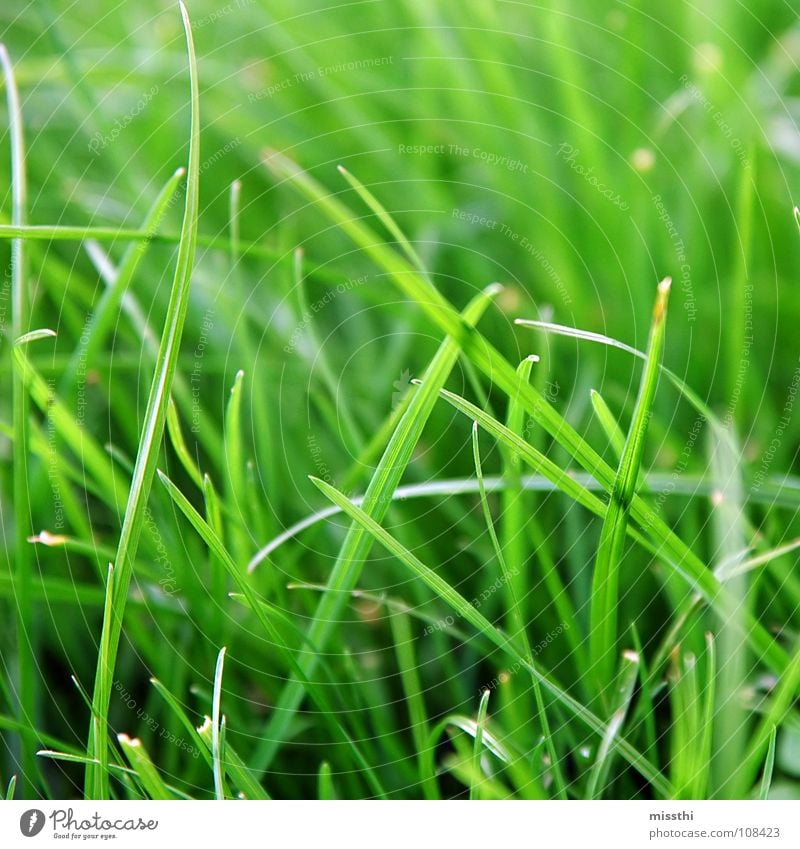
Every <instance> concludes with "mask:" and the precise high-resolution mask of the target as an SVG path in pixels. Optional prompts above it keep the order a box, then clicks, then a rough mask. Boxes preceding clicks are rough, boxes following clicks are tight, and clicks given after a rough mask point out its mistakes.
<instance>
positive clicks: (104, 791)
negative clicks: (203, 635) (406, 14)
mask: <svg viewBox="0 0 800 849" xmlns="http://www.w3.org/2000/svg"><path fill="white" fill-rule="evenodd" d="M180 10H181V16H182V19H183V26H184V31H185V33H186V44H187V50H188V57H189V79H190V87H191V131H190V142H189V165H188V169H187V180H186V200H185V207H184V215H183V225H182V228H181V233H182V236H183V238H182V239H181V242H180V244H179V247H178V258H177V262H176V267H175V276H174V279H173V284H172V291H171V294H170V300H169V306H168V308H167V319H166V326H165V328H164V332H163V334H162V337H161V345H160V347H159V352H158V361H157V365H156V373H155V375H154V376H153V383H152V386H151V389H150V396H149V398H148V401H147V410H146V413H145V419H144V426H143V430H142V437H141V440H140V443H139V450H138V453H137V457H136V465H135V467H134V473H133V480H132V482H131V490H130V494H129V496H128V503H127V506H126V510H125V517H124V519H123V523H122V531H121V534H120V539H119V544H118V547H117V556H116V560H115V570H114V581H115V586H114V591H113V609H112V610H111V611H110V612H109V613H110V615H108V616H104V618H103V635H102V637H101V641H100V654H99V657H98V662H97V672H96V677H95V688H94V695H93V704H94V708H95V712H96V714H97V718H96V719H95V718H93V720H92V724H91V730H90V733H89V745H88V752H89V756H90V758H93V759H96V760H97V761H98V763H97V764H92V765H90V766H89V767H88V768H87V771H86V796H87V797H88V798H91V799H107V798H108V793H109V787H108V772H107V769H106V768H105V767H106V762H107V748H108V744H107V738H108V726H107V723H108V710H109V702H110V699H111V685H112V681H113V678H114V668H115V666H116V656H117V650H118V647H119V639H120V634H121V630H122V619H123V615H124V612H125V602H126V600H127V595H128V587H129V586H130V581H131V574H132V570H133V561H134V558H135V556H136V548H137V546H138V543H139V537H140V535H141V530H142V526H143V524H144V515H145V508H146V506H147V497H148V495H149V492H150V487H151V484H152V480H153V475H154V474H155V469H156V463H157V461H158V450H159V446H160V443H161V438H162V436H163V433H164V423H165V419H166V414H167V403H168V400H169V392H170V386H171V384H172V380H173V377H174V374H175V371H176V369H177V361H178V352H179V349H180V342H181V336H182V333H183V325H184V321H185V319H186V310H187V307H188V302H189V284H190V280H191V274H192V266H193V264H194V255H195V248H196V237H197V216H198V201H199V198H198V189H199V182H200V111H199V109H200V105H199V91H198V80H197V60H196V57H195V53H194V43H193V41H192V28H191V23H190V21H189V14H188V12H187V11H186V7H185V6H184V5H183V3H182V2H180Z"/></svg>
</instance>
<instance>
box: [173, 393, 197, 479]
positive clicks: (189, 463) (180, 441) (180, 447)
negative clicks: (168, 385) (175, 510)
mask: <svg viewBox="0 0 800 849" xmlns="http://www.w3.org/2000/svg"><path fill="white" fill-rule="evenodd" d="M167 431H168V433H169V439H170V442H171V443H172V447H173V448H174V449H175V453H176V454H177V456H178V459H179V460H180V462H181V465H182V466H183V468H184V469H185V470H186V473H187V474H188V475H189V477H190V478H191V479H192V481H193V482H194V483H195V484H196V485H197V488H198V489H201V490H202V488H203V476H202V475H201V474H200V469H198V468H197V463H195V461H194V458H193V457H192V455H191V454H190V453H189V447H188V446H187V445H186V440H185V439H184V437H183V428H182V427H181V420H180V416H179V415H178V408H177V407H176V406H175V402H174V401H173V400H172V398H170V399H169V401H168V403H167Z"/></svg>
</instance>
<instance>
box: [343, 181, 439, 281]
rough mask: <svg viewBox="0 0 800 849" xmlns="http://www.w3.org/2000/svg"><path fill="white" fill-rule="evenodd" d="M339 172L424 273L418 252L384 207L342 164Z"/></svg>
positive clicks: (418, 269) (414, 264)
mask: <svg viewBox="0 0 800 849" xmlns="http://www.w3.org/2000/svg"><path fill="white" fill-rule="evenodd" d="M337 168H338V171H339V173H340V174H341V175H342V176H343V177H344V178H345V180H347V182H348V183H350V186H351V187H352V188H353V189H355V190H356V192H357V194H358V196H359V197H360V198H361V200H363V201H364V203H366V205H367V206H368V207H369V208H370V209H371V210H372V211H373V212H374V213H375V215H376V217H377V218H378V219H380V222H381V224H383V226H384V227H385V228H386V229H387V230H388V231H389V233H390V234H391V236H392V238H393V239H394V240H395V241H396V242H397V244H398V245H400V247H401V249H402V251H403V253H404V254H405V255H406V256H407V257H408V259H409V260H410V262H411V263H412V265H413V266H414V267H415V268H416V269H417V271H419V272H420V273H421V274H425V273H426V270H425V265H424V263H423V262H422V260H421V259H420V258H419V254H417V252H416V251H415V250H414V247H413V245H412V244H411V242H409V241H408V238H407V237H406V235H405V233H403V231H402V230H401V229H400V228H399V227H398V226H397V222H396V221H395V220H394V218H393V217H392V216H391V215H390V214H389V213H388V212H387V210H386V207H385V206H384V205H383V204H382V203H381V202H380V201H379V200H378V198H376V197H375V195H374V194H372V192H371V191H370V190H369V189H368V188H367V187H366V186H365V185H364V184H363V183H361V182H359V181H358V180H357V179H356V178H355V177H354V176H353V175H352V174H351V173H350V172H349V171H348V170H347V169H346V168H345V167H344V166H343V165H338V166H337Z"/></svg>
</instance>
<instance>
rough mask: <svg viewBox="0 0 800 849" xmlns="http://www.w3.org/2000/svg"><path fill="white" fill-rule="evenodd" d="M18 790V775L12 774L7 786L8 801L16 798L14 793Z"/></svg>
mask: <svg viewBox="0 0 800 849" xmlns="http://www.w3.org/2000/svg"><path fill="white" fill-rule="evenodd" d="M16 791H17V776H16V775H12V776H11V780H10V781H9V782H8V787H7V788H6V802H10V801H12V800H13V798H14V794H15V793H16Z"/></svg>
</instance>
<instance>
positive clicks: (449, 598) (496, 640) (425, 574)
mask: <svg viewBox="0 0 800 849" xmlns="http://www.w3.org/2000/svg"><path fill="white" fill-rule="evenodd" d="M310 480H311V481H312V483H313V484H314V485H315V486H316V487H317V488H318V489H319V490H320V491H321V492H323V493H324V494H325V495H326V496H327V497H328V498H329V499H330V500H331V501H332V502H333V503H334V504H338V505H339V506H340V507H341V508H342V510H343V511H344V512H345V513H347V515H348V516H350V517H351V518H352V519H353V520H354V521H356V522H358V523H359V524H360V525H361V526H362V527H363V528H364V529H365V531H367V532H368V533H369V534H370V535H371V536H373V537H374V538H375V539H376V540H377V541H378V542H379V543H380V544H381V545H382V546H383V547H384V548H385V549H386V550H387V551H388V552H389V553H390V554H393V555H394V556H395V557H397V559H398V560H399V561H400V562H401V563H403V565H405V566H406V567H407V568H408V569H409V570H410V571H411V572H412V573H413V574H414V575H415V576H416V577H417V578H420V579H421V580H422V581H424V583H425V584H427V585H428V586H429V587H430V588H431V589H432V590H433V591H434V593H436V595H438V596H439V598H441V599H442V600H443V601H445V602H446V603H447V604H448V605H449V606H450V607H451V608H452V609H453V610H455V611H456V612H457V613H458V614H459V616H463V618H464V619H465V620H466V621H467V622H469V623H470V624H471V625H472V626H473V627H474V628H475V629H476V630H478V631H479V632H481V633H482V634H483V635H484V636H485V637H487V638H488V639H489V640H490V641H491V642H492V643H493V644H494V645H495V646H497V647H498V648H499V649H500V650H501V651H503V652H505V653H506V654H507V655H508V656H509V657H510V658H512V659H513V660H514V661H515V662H516V663H518V664H519V665H520V667H521V668H525V669H527V670H528V671H529V672H530V673H531V674H532V675H535V676H536V678H537V680H538V681H539V683H540V684H541V685H542V687H543V688H544V689H546V690H547V691H548V692H549V693H550V694H551V695H552V696H553V697H554V698H555V699H556V700H557V701H559V702H560V703H561V704H562V705H564V707H565V708H566V709H567V710H568V711H569V712H570V713H571V714H573V715H574V716H575V717H576V718H577V719H579V720H580V721H581V722H582V723H584V724H585V725H586V726H587V727H588V728H590V729H591V730H592V731H594V732H595V733H596V734H598V735H599V736H600V737H602V736H603V734H605V732H606V728H607V726H606V724H605V723H604V722H603V721H602V720H601V719H599V718H598V717H597V716H596V715H595V714H594V713H592V712H591V711H590V710H588V709H587V708H585V707H584V706H583V705H582V704H581V703H580V702H578V701H577V700H576V699H574V698H573V697H572V696H570V695H569V693H567V692H566V691H565V690H563V689H562V688H561V687H559V686H558V685H557V684H555V683H554V682H553V681H551V680H550V678H548V677H547V676H546V675H545V674H544V673H542V672H540V671H539V669H538V667H537V665H536V663H535V662H534V661H532V660H528V659H526V658H524V657H523V656H522V655H521V654H520V652H519V651H518V650H517V649H516V648H515V646H514V644H513V643H512V642H511V641H510V640H509V638H508V637H506V636H505V635H504V634H502V633H501V632H500V631H499V630H498V629H497V628H496V627H495V626H494V625H492V623H491V622H489V620H488V619H486V617H485V616H484V615H483V614H482V613H480V612H479V611H478V610H477V609H476V608H475V607H473V606H472V605H471V604H470V603H469V602H468V601H467V600H466V599H465V598H464V597H463V596H462V595H461V594H460V593H459V592H457V591H456V590H455V589H453V587H451V586H450V584H448V583H447V581H445V580H444V579H443V578H441V577H440V576H439V575H438V574H437V573H436V572H434V571H433V569H431V568H429V567H428V566H426V565H425V564H424V563H422V561H420V560H419V559H418V558H417V557H416V556H415V555H414V554H412V553H411V552H410V551H408V549H406V548H405V547H404V546H403V545H402V544H401V543H399V542H398V541H397V540H396V539H395V538H394V537H393V536H391V534H389V533H388V532H387V531H386V530H385V529H384V528H382V527H381V526H380V525H379V524H378V523H377V522H376V521H375V520H374V519H373V518H372V517H370V516H368V515H367V513H365V512H364V510H362V509H361V508H360V507H356V506H355V505H354V504H352V503H351V502H350V501H349V500H348V498H347V497H346V496H345V495H343V494H342V493H341V492H339V491H338V490H337V489H335V488H334V487H332V486H331V485H330V484H329V483H326V482H325V481H322V480H319V478H314V477H312V478H311V479H310ZM618 746H619V751H620V752H621V753H622V754H623V756H624V757H625V759H626V760H627V761H628V762H629V763H630V764H631V766H633V767H634V768H635V769H636V770H637V771H639V773H640V774H641V775H642V776H643V777H645V778H646V779H647V780H648V781H650V782H651V783H652V785H653V787H654V788H655V789H656V790H658V792H660V793H663V794H664V795H665V796H670V794H671V787H670V784H669V782H668V781H667V780H666V779H665V778H664V776H663V775H661V773H660V772H659V771H658V770H657V769H655V767H653V765H652V764H650V763H649V762H648V761H647V760H646V759H645V758H644V757H643V756H642V755H641V754H640V753H639V752H637V751H636V749H634V748H633V746H631V745H630V744H629V743H628V742H627V741H626V740H624V739H622V738H620V739H619V742H618Z"/></svg>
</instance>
